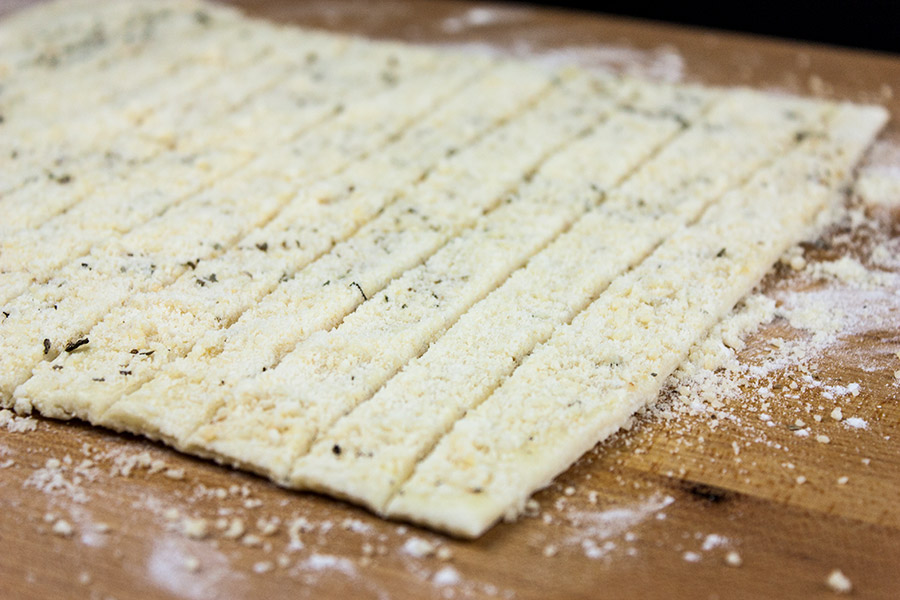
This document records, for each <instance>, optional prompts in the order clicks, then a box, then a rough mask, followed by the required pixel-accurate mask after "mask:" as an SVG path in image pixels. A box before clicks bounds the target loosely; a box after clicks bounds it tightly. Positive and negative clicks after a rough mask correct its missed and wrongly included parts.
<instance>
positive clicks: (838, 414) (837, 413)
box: [831, 406, 844, 421]
mask: <svg viewBox="0 0 900 600" xmlns="http://www.w3.org/2000/svg"><path fill="white" fill-rule="evenodd" d="M831 418H832V419H834V420H835V421H840V420H841V419H843V418H844V413H843V411H842V410H841V407H840V406H838V407H836V408H835V409H834V410H833V411H831Z"/></svg>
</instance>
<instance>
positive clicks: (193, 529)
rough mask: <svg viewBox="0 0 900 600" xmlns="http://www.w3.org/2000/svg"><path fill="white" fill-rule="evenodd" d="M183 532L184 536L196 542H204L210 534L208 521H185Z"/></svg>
mask: <svg viewBox="0 0 900 600" xmlns="http://www.w3.org/2000/svg"><path fill="white" fill-rule="evenodd" d="M181 531H182V533H184V535H186V536H188V537H189V538H192V539H195V540H202V539H203V538H205V537H206V535H207V533H208V532H209V526H208V525H207V523H206V519H190V518H188V519H185V520H184V521H182V522H181Z"/></svg>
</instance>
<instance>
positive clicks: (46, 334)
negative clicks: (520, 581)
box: [0, 0, 887, 537]
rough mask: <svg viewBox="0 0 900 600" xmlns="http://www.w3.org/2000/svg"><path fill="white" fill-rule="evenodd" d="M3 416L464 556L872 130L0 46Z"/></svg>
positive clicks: (558, 465) (804, 114)
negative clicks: (167, 459) (292, 492)
mask: <svg viewBox="0 0 900 600" xmlns="http://www.w3.org/2000/svg"><path fill="white" fill-rule="evenodd" d="M0 115H2V121H0V131H2V133H3V135H2V137H0V347H2V352H0V407H4V408H14V409H16V410H17V411H20V412H23V413H27V412H31V411H38V412H40V413H41V414H43V415H46V416H50V417H55V418H61V419H67V418H73V417H77V418H81V419H85V420H87V421H89V422H91V423H94V424H96V425H101V426H105V427H109V428H112V429H116V430H120V431H130V432H134V433H137V434H141V435H145V436H148V437H151V438H153V439H159V440H162V441H164V442H165V443H167V444H169V445H171V446H173V447H175V448H178V449H179V450H182V451H185V452H188V453H191V454H195V455H198V456H203V457H210V458H214V459H216V460H218V461H220V462H223V463H226V464H230V465H234V466H236V467H238V468H243V469H249V470H252V471H254V472H257V473H261V474H264V475H266V476H268V477H270V478H272V479H273V480H275V481H276V482H278V483H279V484H282V485H285V486H287V487H291V488H295V489H298V490H315V491H320V492H324V493H327V494H331V495H334V496H337V497H340V498H345V499H349V500H351V501H353V502H357V503H360V504H362V505H364V506H366V507H368V508H370V509H371V510H373V511H374V512H376V513H378V514H380V515H383V516H386V517H390V518H398V519H403V520H407V521H412V522H414V523H418V524H422V525H425V526H428V527H432V528H434V529H437V530H441V531H445V532H448V533H451V534H455V535H459V536H464V537H476V536H479V535H481V534H482V533H483V532H484V531H486V530H487V529H488V528H489V527H491V525H492V524H494V523H495V522H496V521H497V520H498V519H500V518H502V517H514V516H515V515H517V514H518V513H519V512H520V511H521V510H522V509H523V507H524V505H525V502H526V501H527V499H528V498H529V497H530V496H531V494H532V493H533V492H535V491H536V490H538V489H540V488H542V487H544V486H546V485H548V484H549V483H550V482H551V481H552V480H553V478H554V477H556V476H557V475H558V474H559V473H561V472H562V471H564V470H565V469H567V468H568V467H569V466H570V465H571V464H572V463H573V462H574V461H575V460H577V459H578V457H579V456H581V455H582V454H583V453H584V452H586V451H588V450H590V449H591V448H592V447H593V446H594V445H596V444H597V443H598V442H600V441H602V440H603V439H605V438H606V437H607V436H609V435H610V434H612V433H614V432H615V431H616V430H617V429H619V428H620V427H621V426H622V425H623V424H624V423H626V422H627V421H628V419H629V418H630V417H631V415H633V414H634V412H635V411H637V410H638V409H640V408H641V407H642V406H645V405H646V404H647V403H650V402H652V401H654V399H655V398H656V397H657V396H658V394H659V391H660V388H661V387H662V386H663V383H664V381H665V380H666V378H667V376H668V375H669V374H670V373H671V372H672V371H674V370H675V369H676V368H677V367H678V365H679V364H680V363H681V361H683V360H684V359H685V357H686V356H687V354H688V352H689V350H690V348H691V347H692V346H693V345H694V344H695V343H696V342H698V341H699V340H700V339H702V338H703V337H704V335H705V334H706V333H707V332H708V331H709V330H710V328H712V327H713V326H714V325H715V324H716V323H717V322H718V321H719V320H720V319H721V318H723V317H724V316H725V315H726V314H727V313H728V312H729V311H730V310H731V309H732V308H733V307H734V305H735V304H736V303H737V302H738V301H739V300H740V299H741V298H742V297H743V296H744V295H746V294H747V293H748V292H749V291H750V290H751V289H752V288H753V286H754V285H756V284H757V283H758V282H759V281H760V280H761V279H762V277H763V276H764V275H765V274H766V272H767V271H768V270H769V269H770V268H771V267H772V265H773V264H774V263H775V262H776V261H777V260H778V259H779V257H780V256H781V255H782V254H783V253H784V252H785V251H786V250H787V249H788V248H790V247H791V246H792V245H794V244H796V243H797V242H799V241H802V240H803V239H804V238H805V237H806V236H808V235H809V233H810V231H811V228H812V227H813V226H814V225H815V224H817V223H818V224H821V218H820V215H822V214H823V213H825V212H826V211H827V210H828V209H829V208H830V206H831V205H833V204H834V203H836V202H840V201H841V199H842V196H843V193H844V190H845V189H846V186H847V184H848V183H849V181H850V180H851V178H852V174H853V169H854V167H855V165H856V164H857V162H858V161H859V160H860V159H861V157H862V155H863V153H864V152H865V150H866V148H867V147H868V146H869V145H870V144H871V142H872V141H873V140H874V138H875V137H876V136H877V135H878V132H879V130H880V129H881V127H882V126H883V125H884V123H885V121H886V119H887V113H886V111H884V110H883V109H881V108H879V107H873V106H860V105H852V104H846V103H832V102H826V101H821V100H812V99H804V98H796V97H788V96H777V95H771V94H765V93H762V92H757V91H753V90H748V89H712V88H703V87H699V86H688V85H671V84H662V83H654V82H650V81H642V80H637V79H632V78H627V77H621V76H616V75H611V74H599V73H590V72H585V71H582V70H579V69H576V68H567V69H562V70H548V69H546V68H543V67H539V66H536V65H533V64H529V63H526V62H521V61H514V60H508V59H499V58H496V57H485V56H479V55H473V54H462V53H454V52H447V51H444V50H438V49H433V48H428V47H424V46H413V45H408V44H402V43H395V42H375V41H369V40H365V39H362V38H356V37H350V36H343V35H336V34H331V33H324V32H321V31H312V30H305V29H302V28H299V27H293V26H291V27H286V26H279V25H275V24H271V23H267V22H263V21H258V20H253V19H250V18H247V17H245V16H243V15H241V14H240V13H238V12H237V11H234V10H232V9H230V8H226V7H223V6H219V5H216V4H209V3H206V2H201V1H199V0H161V1H157V2H152V3H150V2H141V1H138V0H76V1H71V2H51V3H48V4H43V5H39V6H36V7H34V8H31V9H28V10H26V11H22V12H20V13H17V14H14V15H12V16H11V17H9V18H7V19H5V20H4V21H2V22H0Z"/></svg>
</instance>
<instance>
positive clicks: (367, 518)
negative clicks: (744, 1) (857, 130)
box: [0, 0, 900, 599]
mask: <svg viewBox="0 0 900 600" xmlns="http://www.w3.org/2000/svg"><path fill="white" fill-rule="evenodd" d="M23 4H27V2H23V1H22V0H15V1H14V2H8V3H6V4H4V5H0V11H3V12H6V11H9V10H11V9H12V8H13V7H14V6H18V5H23ZM238 4H241V5H244V6H245V7H246V8H248V9H249V10H250V11H251V12H252V13H253V14H256V15H262V16H266V17H270V18H272V19H275V20H279V21H285V22H296V23H301V24H306V25H312V26H318V27H323V28H327V29H331V30H335V31H346V32H353V33H360V34H366V35H370V36H374V37H380V38H400V39H405V40H410V41H415V42H424V43H441V44H454V45H463V46H466V47H468V48H470V49H472V50H474V51H498V50H499V51H502V52H505V53H511V54H515V55H520V56H536V57H538V58H540V59H541V60H544V61H548V62H553V63H557V64H563V63H571V62H576V63H580V64H585V65H588V66H607V67H610V66H611V67H613V68H617V69H619V70H625V71H629V72H637V73H641V74H644V75H647V76H651V77H656V78H662V79H669V80H680V81H690V82H699V83H704V84H723V85H735V84H741V85H752V86H755V87H760V88H764V89H776V90H785V91H790V92H796V93H805V94H812V93H815V94H819V95H824V96H827V97H832V98H846V99H850V100H855V101H867V102H878V103H881V104H884V105H885V106H887V107H888V108H889V109H890V110H891V112H892V115H893V121H892V122H891V124H890V125H889V127H888V129H887V131H886V132H885V133H884V134H883V136H882V138H881V139H882V141H881V142H879V151H878V152H876V153H875V155H874V156H873V157H871V158H870V161H876V162H879V164H881V168H882V169H884V170H885V172H889V171H890V169H891V168H894V169H900V85H898V84H900V58H898V57H895V56H888V55H878V54H873V53H863V52H852V51H847V50H838V49H830V48H825V47H820V46H812V45H806V44H797V43H791V42H782V41H775V40H770V39H762V38H753V37H747V36H736V35H726V34H721V33H715V32H709V31H701V30H691V29H685V28H676V27H671V26H665V25H656V24H649V23H644V22H637V21H628V20H622V19H612V18H601V17H596V16H591V15H587V14H578V13H568V12H558V11H549V10H538V9H532V8H519V7H515V6H491V5H480V4H469V3H462V2H417V1H413V0H391V1H390V2H381V3H377V4H376V3H367V2H362V1H352V0H341V1H313V2H306V3H295V2H292V1H290V0H272V1H253V0H246V1H241V2H238ZM0 14H2V13H0ZM892 85H893V86H894V87H893V88H892V87H891V86H892ZM895 200H900V199H895ZM897 206H898V204H897V202H895V203H894V208H891V207H887V208H881V209H868V216H869V221H868V224H865V225H863V226H859V227H855V228H846V227H845V228H840V227H838V228H834V229H832V230H831V231H830V232H829V233H828V234H827V235H825V236H823V238H821V239H819V240H817V242H816V243H815V244H810V245H808V246H807V247H806V259H807V260H809V261H817V260H832V259H834V258H837V257H840V256H854V257H857V258H860V259H861V260H862V262H863V263H865V262H866V260H867V256H868V254H869V253H870V252H871V250H872V248H873V247H874V246H875V245H877V244H882V245H884V244H887V246H885V247H892V248H894V249H895V250H896V249H898V248H900V246H898V245H897V244H896V243H894V242H897V241H900V210H898V208H896V207H897ZM891 244H893V246H891ZM894 264H896V262H895V263H894ZM894 271H895V272H900V269H894ZM835 285H836V286H837V288H834V286H835ZM817 286H818V284H810V283H809V281H807V280H806V279H804V278H803V277H801V276H800V275H798V274H797V273H796V272H794V271H792V270H791V269H790V268H787V267H780V268H779V269H777V270H776V271H775V272H774V273H773V274H772V275H771V276H770V277H769V278H768V279H767V281H766V282H765V285H764V291H767V292H770V293H772V294H775V295H778V294H781V296H780V297H784V295H785V294H788V295H789V294H794V295H797V294H804V293H810V294H814V293H820V292H821V290H820V289H819V287H817ZM882 292H885V290H882ZM828 293H829V294H831V296H828V297H833V298H834V302H835V305H834V307H833V308H834V310H835V311H837V310H840V311H843V312H845V313H848V314H852V315H853V316H854V319H853V320H852V322H853V324H854V326H853V327H852V328H851V329H849V330H848V331H846V332H844V335H843V336H842V337H841V339H840V341H839V342H837V343H833V344H829V345H827V346H824V347H822V348H820V349H819V351H818V352H817V354H816V355H815V356H814V357H812V358H811V359H809V360H806V361H805V362H804V363H803V366H802V368H801V367H797V365H792V364H787V365H786V366H785V367H784V368H782V369H779V370H776V371H775V372H773V373H772V374H771V375H770V376H769V377H768V378H767V380H766V381H767V384H766V386H765V387H766V388H767V389H766V391H765V392H762V391H760V389H759V385H760V384H759V382H757V381H748V382H746V383H745V384H743V385H742V388H741V393H740V394H739V395H738V396H737V397H736V398H732V399H729V400H726V401H725V407H724V413H723V414H725V415H726V417H727V418H723V419H718V420H717V424H713V423H711V419H710V417H709V413H703V414H692V413H691V412H690V411H687V412H684V414H677V415H676V416H675V417H674V418H665V417H664V416H661V415H660V414H659V413H657V414H655V415H653V416H648V417H645V418H642V419H638V420H637V422H636V423H635V425H634V426H633V427H632V428H631V429H630V431H626V432H621V433H620V434H618V435H616V436H615V437H614V438H613V439H611V440H609V441H608V442H607V443H604V444H601V445H600V446H598V447H597V448H596V449H595V451H593V452H592V453H590V454H589V455H588V456H586V457H585V458H583V459H582V460H580V461H579V462H578V463H577V464H576V465H575V466H574V467H573V468H572V469H570V470H569V471H568V472H566V473H565V474H563V475H562V476H560V477H559V479H558V481H557V482H556V483H554V484H553V485H552V486H551V487H550V488H548V489H546V490H544V491H542V492H541V493H539V494H538V495H537V496H536V499H537V501H538V503H539V505H540V509H539V510H537V511H535V512H536V514H535V515H534V516H530V517H525V518H523V519H521V520H520V521H519V522H517V523H509V524H500V525H498V526H497V527H495V528H494V529H492V530H491V531H490V532H488V533H487V534H486V535H485V536H484V537H482V538H481V539H479V540H477V541H475V542H461V541H456V540H453V539H450V538H447V537H444V536H441V535H437V534H432V533H430V532H427V531H424V530H420V529H417V528H415V527H407V526H402V525H400V524H397V523H388V522H384V521H381V520H379V519H377V518H375V517H373V516H371V515H369V514H368V513H366V512H365V511H363V510H360V509H357V508H355V507H353V506H349V505H346V504H343V503H340V502H336V501H332V500H329V499H327V498H323V497H320V496H316V495H311V494H299V493H294V492H289V491H285V490H282V489H279V488H277V487H276V486H274V485H272V484H271V483H269V482H268V481H265V480H262V479H259V478H257V477H254V476H252V475H247V474H243V473H238V472H235V471H232V470H229V469H225V468H220V467H217V466H215V465H213V464H211V463H207V462H204V461H201V460H196V459H193V458H191V457H186V456H183V455H180V454H178V453H176V452H174V451H171V450H169V449H167V448H165V447H162V446H160V445H157V444H154V443H151V442H148V441H145V440H142V439H138V438H135V437H131V436H127V435H118V434H114V433H111V432H107V431H102V430H97V429H93V428H91V427H88V426H86V425H84V424H81V423H60V422H53V421H45V420H38V421H37V423H36V429H35V430H34V431H28V432H13V431H7V430H5V429H3V428H0V467H3V468H0V597H3V598H41V599H47V598H75V597H78V598H81V597H83V598H97V599H101V598H118V599H125V598H146V599H155V598H190V599H195V598H275V597H291V598H305V597H310V598H339V597H340V598H344V597H353V598H356V597H359V598H369V597H371V598H395V597H411V598H431V597H433V598H469V597H472V598H482V597H484V598H535V599H543V598H557V597H559V598H600V597H603V598H606V597H610V598H624V597H642V598H697V597H703V598H707V597H708V598H807V597H813V598H816V597H832V596H833V594H834V592H833V591H832V590H830V589H829V587H828V586H827V585H826V583H825V580H826V578H827V577H828V575H829V573H830V572H831V571H832V570H834V569H840V570H841V571H842V572H843V573H844V574H845V575H846V576H847V577H848V578H849V579H850V580H851V581H852V582H853V586H854V590H853V592H852V593H853V595H854V596H855V597H860V598H898V597H900V573H898V569H897V565H898V563H900V504H898V502H897V500H898V498H900V380H898V379H896V378H895V376H894V372H895V371H896V370H898V369H900V357H898V356H897V355H896V353H897V352H898V351H900V295H898V294H900V288H894V289H888V290H886V292H885V293H880V294H875V295H873V294H869V293H867V292H866V291H865V290H858V289H854V288H853V287H852V286H850V287H847V286H844V288H841V286H840V284H832V288H830V291H829V292H828ZM891 293H893V294H894V295H893V296H891ZM794 297H797V296H794ZM803 335H804V334H803V333H802V332H798V331H797V330H793V329H791V327H790V326H789V325H787V324H786V323H785V322H784V321H783V320H776V321H775V322H773V323H772V324H771V325H768V326H765V327H764V328H763V329H762V330H761V331H759V332H758V333H757V334H755V335H753V336H752V337H751V339H750V340H749V344H748V346H747V347H746V348H745V349H744V350H743V351H742V352H741V360H743V361H745V362H746V363H748V364H764V363H765V362H766V361H767V360H769V359H770V358H771V356H772V353H773V352H774V350H773V348H774V346H773V343H774V342H777V339H778V338H781V339H787V340H790V339H799V338H801V337H802V336H803ZM804 377H808V378H810V379H809V380H805V379H804ZM810 380H811V381H813V382H814V383H813V384H809V381H810ZM792 381H793V382H800V384H801V386H800V389H799V390H797V391H794V390H791V388H790V383H791V382H792ZM804 382H805V383H806V384H807V385H803V384H804ZM816 382H817V383H816ZM851 384H858V389H857V388H856V387H855V386H853V385H851ZM806 388H808V389H806ZM835 390H837V391H835ZM851 392H855V395H854V393H851ZM828 394H831V396H832V397H834V395H835V394H837V395H838V396H840V397H839V398H837V399H836V400H833V399H832V398H828ZM790 395H796V396H798V397H797V398H791V397H789V396H790ZM767 400H768V405H766V402H767ZM838 401H839V402H840V403H841V406H842V407H843V412H844V415H845V416H847V417H849V416H851V415H852V416H854V417H856V418H858V419H861V420H862V421H864V422H865V424H866V426H865V427H864V428H854V427H848V426H847V424H846V423H845V422H838V421H836V420H834V419H831V418H830V417H829V411H830V410H831V407H832V404H834V402H838ZM669 402H670V403H672V402H674V404H669V405H671V406H675V405H676V404H677V401H673V400H671V399H670V400H669ZM669 405H664V406H669ZM807 409H808V410H807ZM762 414H765V417H764V418H761V415H762ZM816 414H818V415H819V416H820V417H822V422H821V423H819V422H815V423H814V422H813V420H812V419H813V416H814V415H816ZM798 415H802V416H803V418H804V419H805V421H809V423H810V424H811V425H812V426H811V427H810V429H811V430H813V431H814V432H813V434H812V435H811V436H809V437H806V438H801V437H798V436H797V434H796V431H795V430H796V429H797V427H798V426H797V425H796V424H795V421H796V419H797V418H799V417H798ZM770 423H771V424H770ZM818 435H825V436H827V437H828V443H824V442H821V441H816V436H818ZM48 461H50V462H49V464H48ZM56 461H58V464H57V462H56ZM85 461H90V462H85ZM842 478H846V480H844V479H842ZM236 520H239V521H240V522H241V523H242V527H238V526H237V525H236V524H235V522H236ZM60 521H63V522H64V523H65V524H61V523H60ZM66 524H67V525H68V526H69V528H70V529H71V531H68V530H67V528H66V526H65V525H66ZM54 527H55V528H56V530H57V531H56V532H55V533H54V531H53V530H54ZM204 527H205V529H206V531H205V533H204V532H203V531H202V530H203V529H204ZM229 528H231V530H230V531H229ZM240 529H243V530H244V531H243V532H242V534H241V535H238V536H235V535H232V534H235V533H238V532H239V530H240ZM732 552H733V553H736V555H737V556H739V557H740V562H741V565H740V566H734V565H729V564H728V561H727V560H726V557H727V556H728V555H729V553H732ZM733 556H734V555H733ZM732 561H734V558H732Z"/></svg>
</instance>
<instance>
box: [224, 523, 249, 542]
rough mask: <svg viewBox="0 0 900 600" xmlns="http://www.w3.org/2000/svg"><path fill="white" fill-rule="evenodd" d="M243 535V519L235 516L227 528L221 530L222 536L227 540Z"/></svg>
mask: <svg viewBox="0 0 900 600" xmlns="http://www.w3.org/2000/svg"><path fill="white" fill-rule="evenodd" d="M242 535H244V521H242V520H241V519H239V518H237V517H235V518H234V519H232V520H231V522H230V523H229V524H228V529H226V530H225V531H223V532H222V536H223V537H225V538H227V539H229V540H236V539H237V538H239V537H241V536H242Z"/></svg>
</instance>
